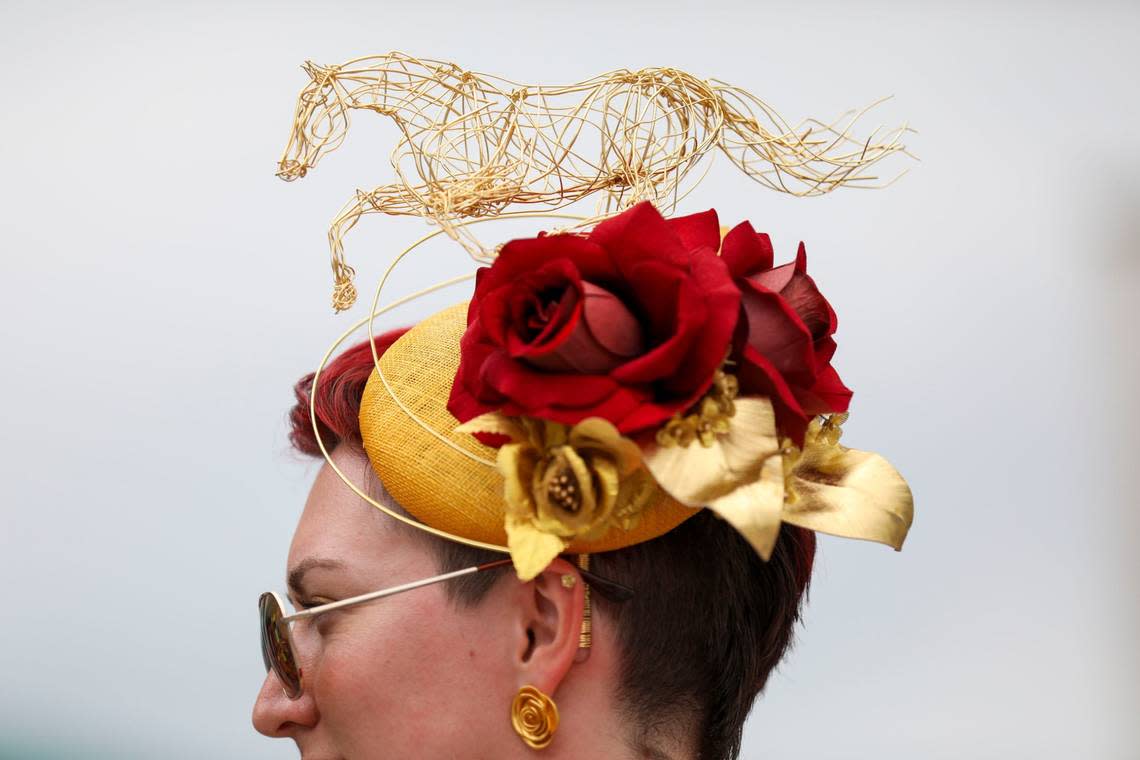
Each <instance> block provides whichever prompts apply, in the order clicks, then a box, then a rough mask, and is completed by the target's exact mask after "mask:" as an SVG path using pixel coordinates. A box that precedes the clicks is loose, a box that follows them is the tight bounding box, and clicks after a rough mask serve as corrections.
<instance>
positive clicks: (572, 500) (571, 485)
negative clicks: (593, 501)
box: [546, 468, 582, 513]
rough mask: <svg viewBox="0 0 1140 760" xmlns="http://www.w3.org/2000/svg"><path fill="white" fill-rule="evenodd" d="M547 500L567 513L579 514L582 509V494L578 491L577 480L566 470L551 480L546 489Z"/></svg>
mask: <svg viewBox="0 0 1140 760" xmlns="http://www.w3.org/2000/svg"><path fill="white" fill-rule="evenodd" d="M546 498H547V499H549V500H550V503H551V504H553V505H554V506H556V507H558V508H559V509H561V510H564V511H566V512H571V513H577V512H578V510H579V509H581V507H582V493H581V491H579V490H578V484H577V482H576V480H575V479H574V478H573V477H572V476H571V474H570V473H569V472H568V471H567V470H566V469H565V468H563V470H562V471H561V472H559V473H558V474H557V475H555V476H554V477H553V478H551V480H550V483H549V484H548V485H547V487H546Z"/></svg>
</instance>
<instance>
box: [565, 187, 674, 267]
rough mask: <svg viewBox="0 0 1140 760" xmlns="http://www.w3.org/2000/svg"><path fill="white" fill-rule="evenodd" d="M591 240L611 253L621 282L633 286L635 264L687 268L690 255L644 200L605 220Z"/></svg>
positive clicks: (659, 215) (591, 236) (655, 210)
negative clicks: (664, 264)
mask: <svg viewBox="0 0 1140 760" xmlns="http://www.w3.org/2000/svg"><path fill="white" fill-rule="evenodd" d="M589 240H590V242H592V243H596V244H597V245H600V246H602V247H603V248H605V249H606V250H607V251H608V252H609V254H610V256H611V257H612V259H613V261H614V264H615V266H617V268H618V269H619V270H620V271H621V273H622V281H623V282H626V283H630V284H636V283H634V281H633V278H632V277H630V276H629V267H630V266H631V265H633V264H636V263H639V262H641V261H645V260H647V259H648V260H653V261H659V262H662V263H666V264H669V265H672V266H674V267H684V266H685V264H686V262H687V260H688V253H687V251H686V250H685V248H684V246H683V245H681V240H680V238H678V237H677V235H676V234H675V233H674V232H673V230H671V229H670V228H669V225H668V224H666V223H665V219H664V218H663V217H662V216H661V214H660V213H658V211H657V209H655V208H654V207H653V204H652V203H650V202H649V201H642V202H641V203H638V204H637V205H636V206H634V207H632V208H630V209H629V210H628V211H625V212H623V213H621V214H619V215H617V216H615V217H611V218H609V219H607V220H605V221H604V222H602V223H601V224H599V225H598V226H597V227H595V228H594V231H593V232H591V233H590V237H589ZM583 274H585V270H583ZM586 277H587V279H589V280H591V281H592V282H597V283H599V284H602V285H607V284H609V283H606V282H605V281H603V280H599V279H598V278H596V277H591V276H589V275H586Z"/></svg>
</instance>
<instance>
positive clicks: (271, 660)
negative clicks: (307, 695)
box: [257, 593, 301, 699]
mask: <svg viewBox="0 0 1140 760" xmlns="http://www.w3.org/2000/svg"><path fill="white" fill-rule="evenodd" d="M257 610H258V613H259V614H260V615H261V656H262V658H263V659H264V660H265V670H266V671H269V670H272V671H273V672H274V673H276V674H277V680H279V681H280V682H281V688H283V689H284V690H285V694H286V695H287V696H288V697H289V698H290V699H296V698H297V697H299V696H301V669H300V667H298V665H297V659H296V658H295V657H294V656H293V647H292V645H291V644H290V642H289V630H288V628H287V626H286V624H284V623H282V622H281V619H282V618H283V617H284V616H285V613H284V612H282V610H281V604H280V602H278V601H277V597H275V596H274V595H273V594H271V593H265V594H262V595H261V599H259V600H258V602H257Z"/></svg>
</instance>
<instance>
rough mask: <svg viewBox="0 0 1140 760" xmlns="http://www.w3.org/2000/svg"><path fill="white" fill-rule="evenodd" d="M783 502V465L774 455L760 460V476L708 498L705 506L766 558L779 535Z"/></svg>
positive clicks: (770, 553) (769, 555)
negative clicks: (720, 494)
mask: <svg viewBox="0 0 1140 760" xmlns="http://www.w3.org/2000/svg"><path fill="white" fill-rule="evenodd" d="M783 506H784V465H783V460H782V459H781V458H780V457H778V456H772V457H768V459H766V460H765V461H764V466H763V467H762V469H761V473H760V478H759V480H756V481H754V482H752V483H748V484H747V485H743V486H741V487H739V488H737V489H736V490H735V491H733V492H732V493H730V494H728V495H727V496H722V497H720V498H719V499H714V500H713V501H711V502H709V505H708V507H709V509H711V510H712V511H713V512H716V513H717V514H718V515H720V516H721V517H723V518H724V519H725V520H727V521H728V522H729V523H730V524H731V525H732V527H734V528H736V530H737V531H739V532H740V534H741V535H742V536H744V537H745V538H746V539H748V543H750V544H752V548H753V549H755V550H756V553H757V554H759V555H760V556H761V557H763V558H764V559H765V560H767V559H768V558H769V557H771V556H772V550H773V549H774V548H775V547H776V539H777V538H778V537H779V535H780V518H781V510H782V508H783Z"/></svg>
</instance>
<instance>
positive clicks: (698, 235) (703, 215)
mask: <svg viewBox="0 0 1140 760" xmlns="http://www.w3.org/2000/svg"><path fill="white" fill-rule="evenodd" d="M665 223H666V224H668V225H669V228H670V229H671V230H673V234H675V235H676V236H677V237H678V238H679V239H680V240H681V245H682V246H684V248H685V250H686V251H693V250H696V249H698V248H711V249H712V250H714V251H715V250H716V249H717V248H719V247H720V220H719V219H718V218H717V215H716V210H715V209H711V208H710V209H709V210H708V211H701V212H699V213H696V214H689V215H688V216H676V217H673V218H672V219H666V220H665Z"/></svg>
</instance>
